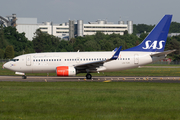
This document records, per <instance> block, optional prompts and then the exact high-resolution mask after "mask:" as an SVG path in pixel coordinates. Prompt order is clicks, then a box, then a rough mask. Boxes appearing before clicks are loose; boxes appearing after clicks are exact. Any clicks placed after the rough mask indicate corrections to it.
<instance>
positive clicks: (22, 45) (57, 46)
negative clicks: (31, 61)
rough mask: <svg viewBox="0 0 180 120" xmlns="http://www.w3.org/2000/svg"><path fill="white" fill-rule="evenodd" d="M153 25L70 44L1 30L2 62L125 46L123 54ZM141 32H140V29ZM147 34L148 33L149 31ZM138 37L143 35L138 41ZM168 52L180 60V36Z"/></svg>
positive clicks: (169, 40)
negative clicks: (52, 53) (7, 59)
mask: <svg viewBox="0 0 180 120" xmlns="http://www.w3.org/2000/svg"><path fill="white" fill-rule="evenodd" d="M174 24H179V23H172V24H171V26H174V27H173V28H172V27H170V31H173V32H175V31H176V28H175V27H176V26H178V25H176V26H175V25H174ZM134 26H135V25H134ZM153 27H154V26H153V25H149V26H148V25H136V27H134V33H133V34H131V35H129V34H127V32H125V33H126V34H125V35H119V34H114V33H113V34H110V35H108V34H104V33H101V32H97V33H96V34H95V35H87V36H85V37H76V38H73V39H71V40H69V41H66V40H61V39H60V38H58V37H56V36H53V35H49V34H47V33H43V32H42V31H41V30H40V29H37V30H36V32H35V33H34V34H35V36H34V38H33V40H32V41H29V40H28V39H27V38H26V37H25V33H18V32H17V30H16V28H12V27H2V26H1V28H0V58H1V59H2V58H13V57H14V56H18V55H22V54H26V53H35V52H37V53H39V52H73V51H78V50H80V51H112V50H113V49H115V48H116V47H119V46H122V50H124V49H128V48H131V47H134V46H137V45H138V44H140V43H141V42H142V40H144V38H145V37H146V36H147V35H148V34H147V33H144V32H143V31H144V30H146V32H150V31H151V30H152V28H153ZM140 28H141V29H140ZM147 30H148V31H147ZM135 33H142V34H141V36H140V37H137V36H136V34H135ZM165 49H166V50H172V49H176V50H177V51H176V52H174V53H172V54H170V57H171V58H173V59H180V36H174V37H171V38H167V43H166V46H165Z"/></svg>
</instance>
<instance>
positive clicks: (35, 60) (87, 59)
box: [33, 58, 130, 62]
mask: <svg viewBox="0 0 180 120" xmlns="http://www.w3.org/2000/svg"><path fill="white" fill-rule="evenodd" d="M101 60H106V58H94V59H93V58H86V59H85V58H84V59H64V61H101ZM117 60H130V58H118V59H117ZM40 61H41V62H43V61H44V62H45V61H61V59H34V60H33V62H40Z"/></svg>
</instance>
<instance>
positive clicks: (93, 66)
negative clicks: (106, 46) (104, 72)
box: [74, 46, 122, 72]
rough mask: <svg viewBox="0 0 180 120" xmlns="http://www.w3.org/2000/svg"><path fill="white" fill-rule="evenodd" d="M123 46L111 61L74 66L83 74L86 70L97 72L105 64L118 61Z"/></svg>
mask: <svg viewBox="0 0 180 120" xmlns="http://www.w3.org/2000/svg"><path fill="white" fill-rule="evenodd" d="M121 48H122V46H120V47H119V48H118V50H117V51H116V52H115V53H114V55H113V56H112V57H111V58H110V59H105V60H101V61H95V62H89V63H84V64H78V65H74V67H75V68H76V69H77V70H79V71H81V72H83V70H85V72H87V70H90V71H91V72H92V71H94V72H97V69H96V68H97V67H100V66H103V64H104V63H106V62H110V61H112V60H116V59H117V58H118V56H119V53H120V51H121Z"/></svg>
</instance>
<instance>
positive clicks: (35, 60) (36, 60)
mask: <svg viewBox="0 0 180 120" xmlns="http://www.w3.org/2000/svg"><path fill="white" fill-rule="evenodd" d="M40 61H42V62H43V61H44V62H45V61H61V59H34V60H33V62H40Z"/></svg>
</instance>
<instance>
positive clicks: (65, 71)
mask: <svg viewBox="0 0 180 120" xmlns="http://www.w3.org/2000/svg"><path fill="white" fill-rule="evenodd" d="M56 74H57V76H75V75H76V69H75V68H74V67H70V66H58V67H56Z"/></svg>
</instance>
